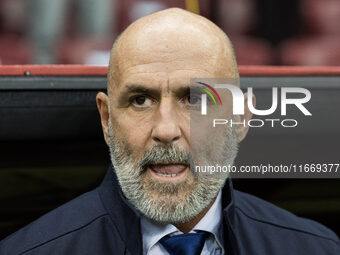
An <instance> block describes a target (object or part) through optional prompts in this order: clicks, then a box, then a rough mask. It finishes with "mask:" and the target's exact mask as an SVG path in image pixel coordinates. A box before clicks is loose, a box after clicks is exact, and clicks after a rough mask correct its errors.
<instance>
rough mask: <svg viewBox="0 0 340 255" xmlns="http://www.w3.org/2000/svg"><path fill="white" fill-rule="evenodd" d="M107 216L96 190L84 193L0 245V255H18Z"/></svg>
mask: <svg viewBox="0 0 340 255" xmlns="http://www.w3.org/2000/svg"><path fill="white" fill-rule="evenodd" d="M106 214H107V213H106V211H105V209H104V207H103V206H102V204H101V201H100V198H99V194H98V191H97V190H96V189H95V190H93V191H90V192H87V193H85V194H83V195H81V196H79V197H77V198H75V199H73V200H71V201H69V202H67V203H66V204H63V205H62V206H60V207H58V208H57V209H55V210H53V211H51V212H49V213H47V214H45V215H43V216H41V217H40V218H38V219H37V220H35V221H34V222H32V223H30V224H29V225H27V226H25V227H24V228H22V229H20V230H18V231H17V232H15V233H13V234H12V235H10V236H8V237H7V238H5V239H4V240H2V241H1V242H0V254H6V253H5V251H10V252H11V253H10V254H22V253H24V252H25V251H28V250H31V249H34V248H35V247H38V246H40V245H43V244H45V243H48V242H50V241H52V240H56V239H59V238H62V237H64V236H65V235H68V234H70V233H73V232H76V231H78V230H81V229H82V228H83V227H85V226H87V225H89V224H91V223H92V222H95V221H96V220H97V219H99V218H101V217H103V216H105V215H106Z"/></svg>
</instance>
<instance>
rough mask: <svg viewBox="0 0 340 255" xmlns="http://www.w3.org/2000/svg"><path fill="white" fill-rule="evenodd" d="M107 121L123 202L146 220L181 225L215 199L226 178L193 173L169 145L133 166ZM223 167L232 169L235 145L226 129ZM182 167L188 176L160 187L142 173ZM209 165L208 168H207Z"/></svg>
mask: <svg viewBox="0 0 340 255" xmlns="http://www.w3.org/2000/svg"><path fill="white" fill-rule="evenodd" d="M113 134H114V133H113V129H112V125H111V122H110V121H109V148H110V156H111V161H112V164H113V166H114V169H115V171H116V175H117V178H118V181H119V184H120V187H121V189H122V191H123V194H124V195H125V197H126V198H127V200H128V201H129V202H130V203H131V204H132V205H133V206H134V207H135V208H136V209H137V210H139V211H140V212H141V213H142V214H144V215H145V216H146V217H148V218H150V219H152V220H154V221H157V222H161V223H172V224H174V223H184V222H188V221H190V220H191V219H192V218H194V217H195V216H197V215H198V214H199V213H200V212H201V211H202V210H203V209H204V208H206V207H207V206H208V205H209V204H210V203H211V202H212V201H213V200H214V198H215V197H216V196H217V194H218V192H219V190H220V189H221V188H222V187H223V186H224V184H225V181H226V179H227V178H228V175H226V174H224V175H223V176H222V177H221V176H219V177H218V178H214V177H212V176H207V175H201V174H197V173H194V167H193V166H194V165H197V164H195V162H194V160H193V159H192V158H191V157H190V153H188V152H186V151H184V150H180V149H179V148H177V147H175V146H174V145H173V144H171V145H169V146H167V147H164V146H160V145H156V146H154V147H153V148H152V149H151V150H149V151H147V152H146V153H145V154H144V156H143V157H142V158H141V159H140V160H138V162H136V163H135V162H133V159H132V148H131V147H130V146H129V145H128V144H126V143H124V142H122V141H119V139H117V138H116V137H114V135H113ZM222 147H223V148H222V152H223V160H221V162H223V164H224V165H233V163H234V159H235V157H236V155H237V150H238V143H237V138H236V132H235V130H234V129H228V132H227V136H226V142H225V144H224V146H222ZM170 163H173V164H175V163H177V164H178V163H182V164H187V165H190V170H191V173H192V174H191V175H189V177H188V178H186V179H185V181H183V182H180V183H160V182H157V181H155V180H153V179H152V178H151V177H150V176H148V175H147V174H146V173H147V172H146V165H148V164H149V165H150V164H170ZM207 165H209V164H207Z"/></svg>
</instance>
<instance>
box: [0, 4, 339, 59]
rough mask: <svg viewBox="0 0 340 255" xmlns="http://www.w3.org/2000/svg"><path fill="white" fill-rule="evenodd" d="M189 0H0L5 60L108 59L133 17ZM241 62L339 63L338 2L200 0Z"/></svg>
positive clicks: (0, 54)
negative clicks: (117, 39) (229, 40)
mask: <svg viewBox="0 0 340 255" xmlns="http://www.w3.org/2000/svg"><path fill="white" fill-rule="evenodd" d="M192 2H196V1H191V0H0V63H1V64H89V65H106V64H107V63H108V58H109V52H108V51H109V49H110V48H111V45H112V43H113V41H114V39H115V38H116V37H117V35H119V33H121V32H122V31H123V30H124V29H125V28H126V27H127V26H128V25H129V24H130V23H131V22H133V21H134V20H136V19H138V18H140V17H142V16H144V15H147V14H150V13H152V12H155V11H158V10H162V9H165V8H169V7H180V8H185V7H188V6H186V5H192V6H191V8H192V9H193V10H195V9H197V6H195V4H192ZM198 2H199V10H200V13H201V15H203V16H205V17H207V18H208V19H210V20H212V21H213V22H214V23H216V24H217V25H218V26H220V27H221V28H222V29H223V30H224V31H225V32H226V33H227V34H228V35H229V36H230V37H231V39H232V41H233V43H234V46H235V50H236V55H237V59H238V63H239V64H241V65H339V64H340V27H339V24H340V1H338V0H275V1H271V0H199V1H198Z"/></svg>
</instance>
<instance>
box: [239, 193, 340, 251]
mask: <svg viewBox="0 0 340 255" xmlns="http://www.w3.org/2000/svg"><path fill="white" fill-rule="evenodd" d="M234 196H235V201H237V202H236V203H235V210H237V211H238V213H240V214H242V215H243V216H244V217H246V218H247V219H248V220H249V221H253V222H258V223H259V224H266V225H268V226H272V227H274V228H277V229H285V230H288V231H293V232H295V233H301V234H304V235H308V236H309V237H311V238H314V239H315V240H316V239H318V240H321V241H326V242H327V241H329V242H330V243H335V244H337V245H340V243H339V238H338V237H337V235H336V234H335V233H334V232H333V231H331V230H330V229H328V228H327V227H325V226H323V225H321V224H320V223H317V222H315V221H313V220H309V219H306V218H302V217H298V216H296V215H294V214H293V213H290V212H288V211H286V210H284V209H282V208H279V207H277V206H275V205H273V204H271V203H269V202H267V201H264V200H262V199H260V198H258V197H255V196H253V195H250V194H246V193H243V192H240V191H237V190H235V191H234Z"/></svg>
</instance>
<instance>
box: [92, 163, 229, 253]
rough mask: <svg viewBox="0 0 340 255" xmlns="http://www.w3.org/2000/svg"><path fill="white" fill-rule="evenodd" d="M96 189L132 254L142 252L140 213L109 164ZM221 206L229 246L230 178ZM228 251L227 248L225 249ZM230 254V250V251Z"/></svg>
mask: <svg viewBox="0 0 340 255" xmlns="http://www.w3.org/2000/svg"><path fill="white" fill-rule="evenodd" d="M98 191H99V194H100V197H101V199H102V202H103V204H104V207H105V208H106V210H107V211H108V213H109V214H110V217H111V219H112V221H113V222H114V224H115V225H116V227H117V230H118V232H119V234H120V236H121V237H122V239H123V241H124V242H125V244H126V247H127V249H128V250H129V251H130V252H131V253H132V254H142V251H143V250H142V249H143V248H142V247H143V246H142V234H141V226H140V219H141V214H140V212H139V211H137V210H136V209H135V208H134V206H133V205H132V204H131V203H130V202H129V201H127V199H126V198H125V197H124V195H123V192H122V190H121V188H120V186H119V183H118V179H117V176H116V173H115V171H114V169H113V166H112V165H111V166H110V168H109V169H108V171H107V173H106V175H105V178H104V180H103V182H102V183H101V185H100V186H99V187H98ZM222 208H224V209H223V216H224V229H225V231H224V232H225V242H224V244H225V246H226V247H230V245H229V244H230V242H233V241H234V240H232V239H233V238H234V237H233V236H234V235H233V234H232V232H233V231H232V226H231V225H233V223H234V217H233V214H234V194H233V185H232V181H231V179H230V178H228V180H227V182H226V184H225V185H224V187H223V189H222ZM228 233H230V234H228ZM227 251H228V249H227ZM227 254H232V253H231V251H230V253H227Z"/></svg>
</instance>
